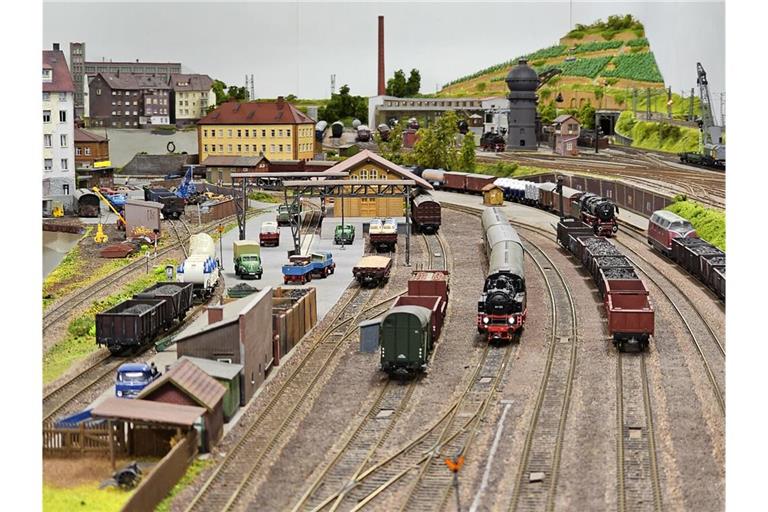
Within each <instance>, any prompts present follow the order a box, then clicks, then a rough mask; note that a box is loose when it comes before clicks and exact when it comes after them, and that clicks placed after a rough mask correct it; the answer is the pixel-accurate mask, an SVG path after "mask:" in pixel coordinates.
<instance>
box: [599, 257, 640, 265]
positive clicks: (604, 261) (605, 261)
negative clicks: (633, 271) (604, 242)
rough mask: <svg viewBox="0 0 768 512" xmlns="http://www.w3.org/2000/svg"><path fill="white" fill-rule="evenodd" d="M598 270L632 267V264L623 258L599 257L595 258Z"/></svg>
mask: <svg viewBox="0 0 768 512" xmlns="http://www.w3.org/2000/svg"><path fill="white" fill-rule="evenodd" d="M595 262H596V263H597V266H598V267H600V268H616V267H630V268H631V267H632V264H631V263H630V262H629V260H628V259H627V258H625V257H624V256H600V257H598V258H595Z"/></svg>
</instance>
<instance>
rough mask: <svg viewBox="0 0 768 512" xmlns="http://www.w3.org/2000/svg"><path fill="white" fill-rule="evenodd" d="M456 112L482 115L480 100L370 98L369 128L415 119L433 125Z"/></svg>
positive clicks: (467, 114)
mask: <svg viewBox="0 0 768 512" xmlns="http://www.w3.org/2000/svg"><path fill="white" fill-rule="evenodd" d="M448 111H454V112H456V113H459V114H461V113H463V114H465V115H466V116H469V115H472V114H482V112H483V105H482V100H481V99H480V98H397V97H395V96H372V97H370V98H368V126H370V127H371V128H376V127H377V126H378V125H379V124H381V123H386V122H387V120H389V119H392V118H395V119H408V118H411V117H415V118H416V119H419V120H420V121H422V122H426V123H427V124H431V123H432V122H434V121H435V119H437V118H438V117H440V116H441V115H443V114H444V113H445V112H448Z"/></svg>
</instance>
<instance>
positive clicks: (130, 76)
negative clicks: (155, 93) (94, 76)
mask: <svg viewBox="0 0 768 512" xmlns="http://www.w3.org/2000/svg"><path fill="white" fill-rule="evenodd" d="M99 75H101V77H102V78H103V79H104V81H105V82H107V84H108V85H109V86H110V87H111V88H112V89H129V90H139V89H170V87H169V86H168V84H167V83H166V82H165V80H164V79H163V77H162V76H155V75H144V74H137V73H120V74H118V73H99Z"/></svg>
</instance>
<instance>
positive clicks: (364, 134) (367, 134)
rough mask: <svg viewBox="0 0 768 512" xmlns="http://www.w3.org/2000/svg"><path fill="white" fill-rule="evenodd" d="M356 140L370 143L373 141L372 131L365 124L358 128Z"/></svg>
mask: <svg viewBox="0 0 768 512" xmlns="http://www.w3.org/2000/svg"><path fill="white" fill-rule="evenodd" d="M355 140H356V141H357V142H369V141H370V140H371V129H370V128H368V127H367V126H366V125H364V124H361V125H360V126H358V127H357V136H356V137H355Z"/></svg>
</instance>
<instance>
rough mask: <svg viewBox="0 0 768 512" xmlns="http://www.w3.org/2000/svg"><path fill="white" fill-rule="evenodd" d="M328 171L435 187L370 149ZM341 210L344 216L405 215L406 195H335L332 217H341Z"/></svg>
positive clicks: (367, 178) (354, 178)
mask: <svg viewBox="0 0 768 512" xmlns="http://www.w3.org/2000/svg"><path fill="white" fill-rule="evenodd" d="M328 170H329V171H347V172H349V178H348V179H350V180H413V181H415V182H416V186H418V187H422V188H425V189H432V186H431V185H430V184H429V183H427V182H426V181H425V180H423V179H421V178H419V177H418V176H416V175H415V174H413V173H412V172H410V171H408V170H407V169H403V168H402V167H400V166H399V165H397V164H395V163H392V162H390V161H389V160H387V159H385V158H383V157H381V156H379V155H377V154H376V153H373V152H371V151H369V150H367V149H366V150H363V151H361V152H360V153H358V154H356V155H355V156H353V157H350V158H348V159H346V160H343V161H341V162H339V163H338V164H336V165H334V166H333V167H331V168H330V169H328ZM342 209H343V211H344V216H345V217H368V218H371V217H403V216H405V198H403V197H402V196H399V197H344V198H343V199H342V198H340V197H335V198H334V203H333V214H332V215H330V216H332V217H341V213H342Z"/></svg>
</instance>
